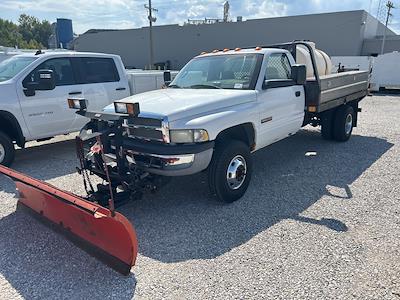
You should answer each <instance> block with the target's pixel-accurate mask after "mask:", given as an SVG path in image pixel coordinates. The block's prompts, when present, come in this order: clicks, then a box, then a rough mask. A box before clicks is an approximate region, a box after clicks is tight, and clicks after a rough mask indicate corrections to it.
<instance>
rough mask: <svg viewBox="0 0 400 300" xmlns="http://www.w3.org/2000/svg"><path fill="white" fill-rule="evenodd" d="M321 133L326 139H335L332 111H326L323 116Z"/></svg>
mask: <svg viewBox="0 0 400 300" xmlns="http://www.w3.org/2000/svg"><path fill="white" fill-rule="evenodd" d="M321 135H322V138H323V139H325V140H332V139H333V118H332V113H326V114H324V115H323V116H322V117H321Z"/></svg>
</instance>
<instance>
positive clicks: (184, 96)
mask: <svg viewBox="0 0 400 300" xmlns="http://www.w3.org/2000/svg"><path fill="white" fill-rule="evenodd" d="M255 100H256V92H255V91H254V90H224V89H174V88H169V89H161V90H155V91H151V92H146V93H142V94H137V95H133V96H130V97H128V98H125V99H122V100H120V101H119V102H133V103H134V102H138V103H139V106H140V114H141V115H143V116H144V115H158V116H162V117H164V116H165V117H168V120H169V121H175V120H179V119H182V118H185V117H189V116H192V115H199V114H202V113H205V112H208V111H214V110H218V109H221V108H224V107H229V106H233V105H238V104H243V103H247V102H251V101H255ZM104 110H105V111H113V110H114V105H113V104H111V105H109V106H107V107H106V108H105V109H104Z"/></svg>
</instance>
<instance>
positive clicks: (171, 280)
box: [0, 95, 400, 299]
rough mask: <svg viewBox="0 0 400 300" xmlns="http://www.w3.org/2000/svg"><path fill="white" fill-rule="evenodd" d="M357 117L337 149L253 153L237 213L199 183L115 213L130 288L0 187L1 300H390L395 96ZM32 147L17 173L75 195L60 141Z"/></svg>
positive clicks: (399, 123)
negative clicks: (130, 253)
mask: <svg viewBox="0 0 400 300" xmlns="http://www.w3.org/2000/svg"><path fill="white" fill-rule="evenodd" d="M362 108H363V113H362V114H361V117H360V121H359V127H358V128H357V129H355V131H354V136H353V137H352V138H351V140H350V141H349V142H347V143H344V144H341V143H335V142H327V141H324V140H322V139H321V138H320V135H319V133H318V131H317V130H315V129H314V128H311V127H310V128H306V129H305V130H302V131H301V132H299V134H297V135H295V136H293V137H291V138H289V139H286V140H284V141H282V142H280V143H277V144H275V145H272V146H271V147H268V149H266V150H261V151H259V152H258V153H256V154H255V155H254V160H255V162H256V164H255V173H254V177H253V180H252V182H251V184H250V187H249V190H248V192H247V193H246V195H245V197H244V198H242V199H241V200H240V201H238V202H236V203H234V204H231V205H221V204H218V203H216V202H215V201H214V200H213V199H210V198H209V197H208V192H207V185H206V178H205V176H204V174H200V175H195V176H190V177H186V178H175V179H173V180H172V181H171V182H170V183H169V185H167V186H166V187H164V189H163V190H162V192H160V193H158V194H155V195H149V196H146V197H145V198H146V199H143V200H141V201H137V202H134V203H132V204H130V205H128V206H125V207H123V208H122V209H121V212H122V213H123V214H125V215H126V216H127V217H128V218H129V219H130V220H131V221H132V222H133V223H134V226H135V228H136V231H137V234H138V238H139V252H140V254H139V256H138V260H137V266H135V267H134V268H133V270H132V273H131V275H130V276H128V277H123V276H121V275H119V274H117V273H115V272H114V271H113V270H111V269H109V268H107V267H105V266H104V265H102V264H101V263H99V262H98V261H97V260H95V259H94V258H92V257H90V256H89V255H87V254H86V253H85V252H83V251H81V250H80V249H78V248H76V247H75V246H74V245H73V244H71V243H70V242H68V241H66V240H65V239H64V238H63V237H61V236H59V235H57V234H55V233H54V232H53V231H51V230H50V229H48V228H47V227H45V226H43V225H41V224H40V223H38V222H37V221H36V220H34V219H32V218H31V217H30V216H28V215H26V214H25V213H24V212H21V211H15V207H16V202H17V200H16V199H15V197H14V185H13V183H12V182H11V181H10V180H8V179H6V178H5V177H0V186H1V191H0V298H1V299H17V298H28V299H34V298H40V299H55V298H57V299H83V298H92V299H93V298H96V299H97V298H99V299H105V298H115V299H130V298H132V297H133V296H135V298H138V299H161V298H164V299H205V298H207V299H211V298H212V299H232V298H240V299H250V298H252V299H400V196H399V195H400V186H399V180H400V159H399V156H400V119H399V116H400V97H399V96H391V95H379V96H374V97H368V98H366V100H365V101H363V102H362ZM29 146H30V147H28V148H27V149H24V150H19V151H18V153H17V160H16V163H15V164H14V168H15V169H17V170H20V171H22V172H25V173H27V174H29V175H32V176H34V177H37V178H40V179H43V180H46V181H49V182H50V183H52V184H54V185H56V186H59V187H61V188H64V189H67V190H70V191H73V192H75V193H82V192H83V190H82V184H81V178H80V177H79V176H78V175H77V174H75V170H74V168H75V166H76V159H75V154H74V143H73V141H71V140H70V137H63V138H59V139H58V142H55V141H52V142H50V143H40V144H38V143H32V144H31V145H29ZM309 152H316V155H308V154H307V153H309Z"/></svg>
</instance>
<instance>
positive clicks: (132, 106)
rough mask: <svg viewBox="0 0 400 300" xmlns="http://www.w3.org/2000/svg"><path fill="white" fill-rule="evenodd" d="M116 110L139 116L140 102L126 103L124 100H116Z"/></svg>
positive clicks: (120, 112)
mask: <svg viewBox="0 0 400 300" xmlns="http://www.w3.org/2000/svg"><path fill="white" fill-rule="evenodd" d="M114 109H115V112H116V113H118V114H124V115H130V116H134V117H136V116H138V115H139V113H140V108H139V103H137V102H135V103H124V102H114Z"/></svg>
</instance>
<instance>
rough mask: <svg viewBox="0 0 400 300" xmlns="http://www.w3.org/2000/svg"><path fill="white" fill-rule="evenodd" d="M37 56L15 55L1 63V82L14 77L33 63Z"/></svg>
mask: <svg viewBox="0 0 400 300" xmlns="http://www.w3.org/2000/svg"><path fill="white" fill-rule="evenodd" d="M35 59H36V57H21V56H13V57H11V58H9V59H6V60H4V61H2V62H1V63H0V82H1V81H6V80H9V79H11V78H13V77H14V76H15V75H17V74H18V73H19V72H20V71H21V70H23V69H25V67H26V66H28V65H29V64H30V63H32V62H33V61H34V60H35Z"/></svg>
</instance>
